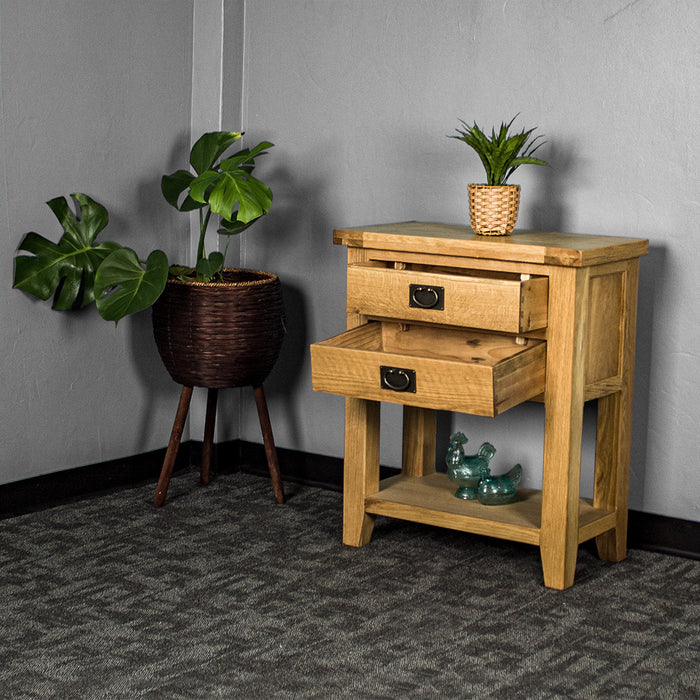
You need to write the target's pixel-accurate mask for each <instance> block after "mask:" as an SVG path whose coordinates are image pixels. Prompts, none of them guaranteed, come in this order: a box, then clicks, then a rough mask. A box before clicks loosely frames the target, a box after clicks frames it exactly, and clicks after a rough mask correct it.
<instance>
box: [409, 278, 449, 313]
mask: <svg viewBox="0 0 700 700" xmlns="http://www.w3.org/2000/svg"><path fill="white" fill-rule="evenodd" d="M444 292H445V288H444V287H426V286H424V285H422V284H411V285H409V301H408V305H409V306H412V307H414V308H415V307H418V308H419V309H443V308H444V301H443V300H444Z"/></svg>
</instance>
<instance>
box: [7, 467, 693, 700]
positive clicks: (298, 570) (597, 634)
mask: <svg viewBox="0 0 700 700" xmlns="http://www.w3.org/2000/svg"><path fill="white" fill-rule="evenodd" d="M286 491H287V496H288V502H287V503H286V504H285V505H282V506H279V505H275V503H274V501H273V498H272V491H271V487H270V485H269V482H268V481H267V480H265V479H262V478H260V477H256V476H251V475H246V474H231V475H225V476H218V477H216V478H215V479H214V481H213V482H212V484H211V485H210V486H208V487H206V488H203V487H200V486H198V485H197V483H196V475H194V474H193V473H191V472H190V473H186V474H184V475H179V476H177V477H176V478H175V479H174V480H173V483H172V485H171V488H170V493H169V496H168V501H167V502H166V505H165V507H164V508H162V509H160V510H157V509H154V508H153V507H152V506H151V504H150V501H151V498H152V495H153V485H148V486H143V487H138V488H130V489H125V490H122V491H119V492H116V493H112V494H108V495H105V496H101V497H99V498H91V499H87V500H83V501H80V502H76V503H72V504H68V505H64V506H59V507H56V508H53V509H49V510H45V511H41V512H38V513H33V514H28V515H23V516H20V517H16V518H11V519H8V520H5V521H2V522H0V557H1V558H2V569H1V573H0V595H1V598H0V606H1V607H0V615H1V619H2V637H1V638H0V697H2V698H12V699H13V700H15V699H18V698H350V697H353V698H392V699H394V698H508V699H509V700H510V699H511V698H608V697H610V698H669V699H674V700H675V699H677V698H683V699H685V698H688V699H690V698H699V697H700V561H693V560H688V559H682V558H676V557H671V556H666V555H661V554H653V553H649V552H642V551H634V550H633V551H631V552H630V556H629V557H628V559H627V560H625V561H624V562H622V563H620V564H614V565H612V564H605V563H603V562H600V561H598V559H597V558H596V557H595V556H594V554H593V553H592V552H591V551H590V550H589V549H588V548H582V550H581V552H580V555H579V562H578V572H577V579H576V584H575V585H574V587H573V588H571V589H569V590H568V591H564V592H555V591H550V590H548V589H546V588H544V587H543V585H542V580H541V571H540V562H539V553H538V550H537V549H536V548H534V547H528V546H521V545H517V544H512V543H508V542H502V541H498V540H490V539H486V538H480V537H476V536H470V535H465V534H462V533H454V532H450V531H446V530H441V529H437V528H430V527H424V526H419V525H414V524H410V523H404V522H400V521H392V520H388V519H379V520H378V522H377V527H376V529H375V534H374V537H373V539H372V542H371V543H370V545H368V546H367V547H363V548H361V549H353V548H348V547H344V546H343V545H342V544H341V496H340V494H338V493H335V492H332V491H324V490H321V489H317V488H311V487H305V486H298V485H294V484H291V485H290V484H287V485H286Z"/></svg>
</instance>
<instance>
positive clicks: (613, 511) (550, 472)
mask: <svg viewBox="0 0 700 700" xmlns="http://www.w3.org/2000/svg"><path fill="white" fill-rule="evenodd" d="M334 242H335V243H337V244H341V245H346V246H347V248H348V266H347V328H348V330H347V332H346V333H343V334H342V335H339V336H336V337H334V338H330V339H329V340H325V341H322V342H320V343H316V344H314V345H312V347H311V356H312V375H313V385H314V389H315V390H317V391H325V392H330V393H334V394H341V395H343V396H345V397H346V409H345V410H346V414H345V467H344V503H343V541H344V543H345V544H348V545H353V546H361V545H364V544H367V543H368V542H369V540H370V537H371V534H372V529H373V525H374V519H375V516H377V515H385V516H390V517H394V518H401V519H405V520H411V521H415V522H421V523H427V524H431V525H438V526H442V527H448V528H453V529H456V530H462V531H466V532H472V533H477V534H481V535H489V536H492V537H499V538H503V539H508V540H515V541H519V542H525V543H528V544H533V545H537V546H539V548H540V555H541V560H542V569H543V573H544V583H545V585H546V586H547V587H549V588H555V589H560V590H562V589H565V588H568V587H569V586H571V585H572V584H573V582H574V571H575V566H576V557H577V552H578V545H579V543H581V542H585V541H587V540H589V539H592V538H595V539H596V543H597V548H598V553H599V556H600V557H601V558H602V559H604V560H607V561H620V560H621V559H623V558H624V557H625V554H626V545H627V491H628V477H629V453H630V430H631V402H632V374H633V366H634V338H635V321H636V303H637V276H638V266H639V257H640V256H641V255H644V254H646V252H647V250H648V241H646V240H642V239H631V238H613V237H604V236H589V235H569V234H560V233H540V232H533V231H515V232H514V233H513V234H512V235H510V236H504V237H500V236H499V237H490V236H488V237H485V236H477V235H475V234H474V233H473V232H472V231H471V229H469V228H466V227H464V226H453V225H446V224H431V223H420V222H408V223H400V224H384V225H378V226H368V227H361V228H350V229H341V230H336V231H335V233H334ZM593 399H595V400H597V401H598V422H597V442H596V456H595V493H594V497H593V499H592V500H588V499H581V498H580V497H579V477H580V466H581V465H580V462H581V430H582V420H583V406H584V402H586V401H589V400H593ZM528 400H540V401H544V408H545V421H544V465H543V476H542V490H541V491H533V490H527V489H519V491H518V499H517V500H516V501H515V502H514V503H511V504H508V505H501V506H486V505H482V504H480V503H478V502H475V501H462V500H459V499H457V498H455V497H454V495H453V494H454V490H455V485H454V484H453V483H452V482H450V481H449V480H448V478H447V476H446V475H445V474H441V473H437V472H436V471H435V454H436V442H435V430H436V423H435V416H436V410H438V409H441V410H449V411H458V412H464V413H472V414H477V415H484V416H495V415H498V414H500V413H502V412H503V411H506V410H507V409H509V408H511V407H513V406H515V405H517V404H519V403H522V402H524V401H528ZM382 401H389V402H393V403H400V404H403V405H404V419H403V462H402V470H401V473H400V474H399V475H397V476H394V477H391V478H389V479H385V480H382V481H381V482H380V479H379V407H380V403H381V402H382Z"/></svg>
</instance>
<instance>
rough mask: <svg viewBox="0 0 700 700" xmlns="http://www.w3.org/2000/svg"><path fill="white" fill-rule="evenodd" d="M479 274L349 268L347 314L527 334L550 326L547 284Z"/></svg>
mask: <svg viewBox="0 0 700 700" xmlns="http://www.w3.org/2000/svg"><path fill="white" fill-rule="evenodd" d="M523 277H524V278H523V279H521V276H520V275H517V274H512V273H510V274H509V273H506V272H498V273H487V272H481V271H478V270H474V271H467V270H456V269H447V268H430V267H427V266H412V269H394V267H393V266H391V263H387V264H384V265H383V264H377V263H374V264H372V263H369V264H354V265H349V266H348V301H347V308H348V311H349V312H351V313H353V312H356V313H360V314H364V315H366V316H372V317H382V318H396V319H401V320H406V321H419V322H422V323H440V324H446V325H450V326H460V327H469V328H482V329H484V330H493V331H503V332H505V333H525V332H527V331H532V330H536V329H539V328H544V327H545V326H546V325H547V295H548V289H549V280H548V279H547V278H546V277H530V276H529V275H528V276H523Z"/></svg>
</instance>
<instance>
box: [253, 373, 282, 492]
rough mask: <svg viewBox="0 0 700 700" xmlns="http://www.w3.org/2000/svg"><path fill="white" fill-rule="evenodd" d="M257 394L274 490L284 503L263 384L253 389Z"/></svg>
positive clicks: (257, 403) (266, 454)
mask: <svg viewBox="0 0 700 700" xmlns="http://www.w3.org/2000/svg"><path fill="white" fill-rule="evenodd" d="M253 392H254V393H255V404H256V406H257V407H258V418H259V419H260V429H261V430H262V436H263V442H264V443H265V456H266V457H267V466H268V468H269V470H270V477H271V478H272V489H273V491H274V492H275V500H276V501H277V503H284V487H283V486H282V475H281V474H280V467H279V462H278V460H277V449H276V447H275V438H274V437H273V435H272V425H271V424H270V414H269V413H268V411H267V401H266V400H265V392H264V391H263V388H262V384H261V385H260V386H255V387H253Z"/></svg>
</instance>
